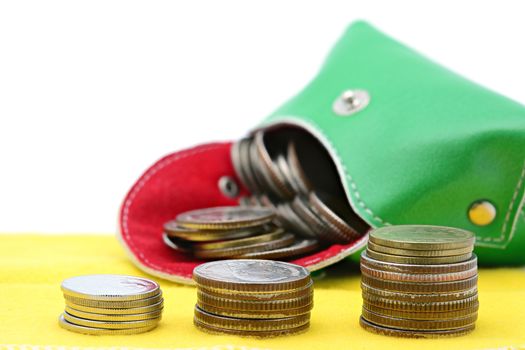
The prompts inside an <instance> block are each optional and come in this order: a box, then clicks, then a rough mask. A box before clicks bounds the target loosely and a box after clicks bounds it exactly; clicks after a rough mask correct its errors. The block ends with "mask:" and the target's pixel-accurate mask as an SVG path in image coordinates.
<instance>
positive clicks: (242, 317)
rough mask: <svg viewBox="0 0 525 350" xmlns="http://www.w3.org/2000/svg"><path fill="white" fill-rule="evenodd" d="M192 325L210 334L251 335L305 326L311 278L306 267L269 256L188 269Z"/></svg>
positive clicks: (293, 330) (276, 333)
mask: <svg viewBox="0 0 525 350" xmlns="http://www.w3.org/2000/svg"><path fill="white" fill-rule="evenodd" d="M193 279H194V280H195V282H196V283H197V305H196V306H195V317H194V324H195V326H196V327H197V328H199V329H201V330H203V331H206V332H210V333H223V334H235V335H241V336H254V337H274V336H280V335H288V334H295V333H298V332H302V331H305V330H307V329H308V327H309V325H310V311H311V310H312V308H313V282H312V279H311V278H310V274H309V272H308V270H306V269H305V268H303V267H301V266H297V265H294V264H289V263H284V262H277V261H271V260H249V259H239V260H222V261H215V262H209V263H205V264H202V265H200V266H198V267H197V268H195V270H194V271H193Z"/></svg>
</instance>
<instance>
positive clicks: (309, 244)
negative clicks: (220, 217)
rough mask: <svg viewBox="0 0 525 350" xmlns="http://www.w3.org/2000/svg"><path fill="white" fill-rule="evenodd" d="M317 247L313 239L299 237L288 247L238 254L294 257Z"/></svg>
mask: <svg viewBox="0 0 525 350" xmlns="http://www.w3.org/2000/svg"><path fill="white" fill-rule="evenodd" d="M318 247H319V244H318V242H317V240H315V239H300V240H298V241H296V242H295V243H294V244H292V245H291V246H289V247H284V248H279V249H273V250H268V251H265V252H253V253H247V254H243V255H241V256H239V258H244V259H283V258H294V257H297V256H301V255H303V254H306V253H310V252H312V251H314V250H316V249H317V248H318Z"/></svg>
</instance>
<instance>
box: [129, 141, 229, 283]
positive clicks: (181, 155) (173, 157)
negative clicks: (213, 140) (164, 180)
mask: <svg viewBox="0 0 525 350" xmlns="http://www.w3.org/2000/svg"><path fill="white" fill-rule="evenodd" d="M220 147H223V145H214V146H207V147H204V148H200V149H193V150H191V151H183V152H179V153H176V154H173V155H171V156H169V158H167V159H165V160H163V161H161V162H160V163H158V164H156V165H154V166H153V167H152V168H150V169H149V170H148V171H146V173H145V174H144V175H143V176H142V177H141V179H140V180H139V182H138V183H137V185H136V187H135V188H134V189H133V191H132V192H131V193H130V194H129V197H128V198H127V199H126V202H125V203H124V207H123V209H122V229H123V232H124V237H125V238H126V242H127V243H128V244H129V245H130V248H131V249H132V250H134V251H136V252H137V254H138V255H139V257H140V258H141V259H142V260H143V261H144V262H145V263H147V264H149V265H150V266H151V267H153V268H155V269H158V270H160V271H162V272H165V273H171V271H168V270H166V269H164V268H163V267H161V266H158V265H157V264H155V263H153V262H151V260H149V259H148V258H146V256H144V253H143V252H142V251H141V250H139V249H137V246H136V245H135V244H134V243H133V241H132V240H131V236H130V234H129V227H128V220H129V209H130V208H131V205H132V204H133V202H134V201H135V198H136V197H137V195H138V194H139V192H140V191H141V190H142V188H143V187H144V186H145V185H146V183H147V182H148V181H149V180H150V179H151V178H152V177H153V176H154V175H155V174H156V173H157V172H159V171H160V170H162V169H163V168H165V167H166V166H168V165H170V164H173V163H174V162H177V161H179V160H181V159H185V158H188V157H192V156H195V155H197V154H200V153H203V152H206V151H210V150H213V149H217V148H220Z"/></svg>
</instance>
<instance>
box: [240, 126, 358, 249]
mask: <svg viewBox="0 0 525 350" xmlns="http://www.w3.org/2000/svg"><path fill="white" fill-rule="evenodd" d="M267 143H268V142H267V135H266V134H265V132H264V131H262V130H260V131H258V132H256V133H255V135H254V136H253V137H248V138H244V139H242V140H240V141H238V142H236V143H235V144H234V145H233V147H232V161H233V164H234V168H235V171H236V173H237V175H238V176H239V178H240V180H241V181H242V182H243V184H244V185H245V186H246V187H247V188H248V189H249V190H250V192H251V193H252V194H253V195H252V196H251V197H245V198H241V201H240V204H241V205H245V206H262V207H268V208H272V209H274V211H275V213H276V215H277V222H278V224H279V225H280V226H282V227H284V228H286V229H288V230H289V231H291V232H294V233H296V234H298V235H300V236H303V237H306V238H310V239H317V240H319V241H320V242H321V243H323V244H325V245H327V244H334V243H336V244H337V243H338V244H345V243H349V242H352V241H354V240H355V239H357V238H359V237H360V236H361V235H362V234H364V232H366V231H367V229H368V225H367V224H366V223H365V222H364V221H363V220H362V219H361V218H360V217H359V216H357V215H356V214H355V213H354V212H353V210H352V209H351V208H350V206H349V205H348V203H346V202H344V201H343V200H342V198H344V190H343V189H342V187H341V188H338V187H340V186H334V185H333V184H336V183H338V180H337V179H334V180H333V181H331V180H329V179H326V176H324V175H325V172H326V170H327V169H326V167H325V166H323V165H321V166H322V167H323V168H324V170H323V171H324V172H323V173H322V174H323V176H322V177H323V182H324V183H327V182H330V183H331V184H332V185H331V186H330V187H331V188H332V187H333V188H332V191H329V192H327V191H323V190H322V189H318V188H317V189H316V188H315V183H314V182H313V181H310V180H309V179H308V177H307V175H306V172H305V171H304V170H303V166H302V165H301V162H300V160H299V159H300V157H299V154H298V152H297V149H296V146H295V143H294V142H293V141H291V142H289V143H288V144H287V147H285V149H282V150H281V149H278V148H277V149H270V147H268V146H267ZM273 148H276V147H273ZM334 188H336V189H335V190H334ZM331 192H335V193H331Z"/></svg>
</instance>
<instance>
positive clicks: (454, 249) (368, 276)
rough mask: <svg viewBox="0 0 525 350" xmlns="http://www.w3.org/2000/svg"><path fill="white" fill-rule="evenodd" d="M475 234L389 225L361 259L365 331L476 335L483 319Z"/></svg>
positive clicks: (373, 238) (377, 234)
mask: <svg viewBox="0 0 525 350" xmlns="http://www.w3.org/2000/svg"><path fill="white" fill-rule="evenodd" d="M473 246H474V235H473V234H472V233H471V232H468V231H465V230H460V229H456V228H450V227H438V226H409V225H406V226H404V225H402V226H386V227H383V228H379V229H376V230H374V231H372V232H371V233H370V237H369V244H368V248H367V250H366V251H365V252H363V253H362V255H361V272H362V279H361V288H362V292H363V312H362V315H361V319H360V323H361V326H362V327H364V328H365V329H367V330H369V331H372V332H375V333H379V334H385V335H393V336H401V337H414V338H423V337H424V338H431V337H444V336H458V335H463V334H466V333H468V332H471V331H472V330H473V329H474V327H475V322H476V319H477V317H478V308H479V302H478V292H477V279H478V272H477V258H476V256H475V255H474V254H473V253H472V250H473Z"/></svg>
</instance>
